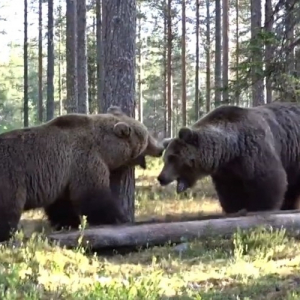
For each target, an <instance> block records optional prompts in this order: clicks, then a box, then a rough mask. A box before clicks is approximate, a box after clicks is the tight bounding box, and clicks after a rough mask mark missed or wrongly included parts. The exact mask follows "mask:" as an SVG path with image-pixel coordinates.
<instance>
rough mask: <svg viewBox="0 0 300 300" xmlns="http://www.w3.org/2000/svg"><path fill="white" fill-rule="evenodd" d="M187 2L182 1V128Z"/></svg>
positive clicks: (184, 124) (184, 106)
mask: <svg viewBox="0 0 300 300" xmlns="http://www.w3.org/2000/svg"><path fill="white" fill-rule="evenodd" d="M185 1H186V0H182V37H181V38H182V41H181V43H182V46H181V47H182V48H181V49H182V53H181V68H182V70H181V76H182V82H181V85H182V87H181V88H182V96H181V97H182V99H181V101H182V126H186V70H185V68H186V66H185V65H186V63H185V55H186V54H185V53H186V50H185V39H186V37H185V35H186V28H185V27H186V26H185V25H186V24H185V23H186V20H185Z"/></svg>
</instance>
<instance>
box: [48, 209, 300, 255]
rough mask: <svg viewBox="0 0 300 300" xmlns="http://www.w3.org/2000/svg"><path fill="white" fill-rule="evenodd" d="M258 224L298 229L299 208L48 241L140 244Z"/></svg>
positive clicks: (91, 232)
mask: <svg viewBox="0 0 300 300" xmlns="http://www.w3.org/2000/svg"><path fill="white" fill-rule="evenodd" d="M258 226H262V227H270V226H272V227H273V228H275V229H281V228H282V227H284V228H286V229H288V230H291V231H293V230H298V228H299V226H300V214H299V211H291V212H288V211H286V212H285V213H282V211H280V212H279V213H278V214H277V213H276V212H273V213H270V212H268V213H267V212H265V213H257V214H253V215H250V216H245V217H235V218H222V219H214V220H203V221H189V222H172V223H158V224H142V225H136V226H132V225H129V226H126V225H125V226H124V225H123V226H103V227H98V228H88V229H86V230H85V231H84V232H80V231H73V232H67V233H56V234H55V233H54V234H51V235H50V237H49V238H50V240H53V241H56V242H59V244H60V246H65V247H67V248H74V247H77V245H78V239H79V237H80V236H83V239H82V241H83V245H87V246H88V247H91V248H92V249H99V250H100V249H103V248H118V247H134V248H135V247H142V246H154V245H163V244H166V243H170V242H171V243H172V244H173V243H181V242H182V240H185V241H192V240H194V239H197V238H205V237H211V236H214V235H216V236H220V235H221V236H228V235H231V234H233V233H234V232H236V230H237V228H240V229H242V230H247V229H250V228H255V227H258Z"/></svg>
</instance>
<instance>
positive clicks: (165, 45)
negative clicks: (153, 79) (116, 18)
mask: <svg viewBox="0 0 300 300" xmlns="http://www.w3.org/2000/svg"><path fill="white" fill-rule="evenodd" d="M167 16H168V9H167V0H164V49H163V78H164V83H163V89H164V90H163V102H164V108H165V109H164V136H165V137H166V136H167V134H168V99H167V49H168V45H167V36H168V29H167V24H168V22H167V20H168V17H167Z"/></svg>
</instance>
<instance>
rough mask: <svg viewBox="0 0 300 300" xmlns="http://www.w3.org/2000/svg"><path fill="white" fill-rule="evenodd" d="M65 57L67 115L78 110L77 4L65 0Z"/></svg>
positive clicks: (73, 1)
mask: <svg viewBox="0 0 300 300" xmlns="http://www.w3.org/2000/svg"><path fill="white" fill-rule="evenodd" d="M66 3H67V9H66V55H67V59H66V61H67V103H66V110H67V113H76V112H77V110H78V85H77V4H76V0H66Z"/></svg>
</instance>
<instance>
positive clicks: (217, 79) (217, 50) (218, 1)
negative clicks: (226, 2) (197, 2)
mask: <svg viewBox="0 0 300 300" xmlns="http://www.w3.org/2000/svg"><path fill="white" fill-rule="evenodd" d="M215 31H216V33H215V38H216V41H215V107H217V106H219V105H220V104H221V101H222V94H221V88H222V78H221V55H222V49H221V39H222V37H221V0H216V29H215Z"/></svg>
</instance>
